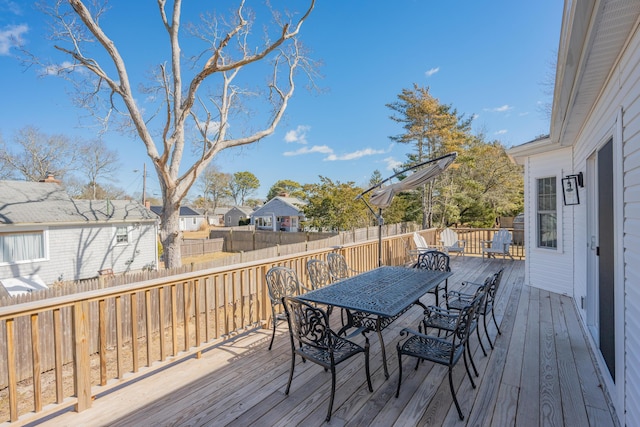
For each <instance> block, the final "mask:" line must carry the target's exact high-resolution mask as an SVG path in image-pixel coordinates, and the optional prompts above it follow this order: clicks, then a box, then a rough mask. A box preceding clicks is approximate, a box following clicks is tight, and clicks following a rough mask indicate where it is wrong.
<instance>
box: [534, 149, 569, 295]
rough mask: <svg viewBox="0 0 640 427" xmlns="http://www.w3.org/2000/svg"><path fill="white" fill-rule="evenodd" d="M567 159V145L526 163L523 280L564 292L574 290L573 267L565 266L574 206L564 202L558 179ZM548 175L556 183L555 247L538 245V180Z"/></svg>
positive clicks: (567, 162) (567, 260) (567, 292)
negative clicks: (525, 252) (556, 230)
mask: <svg viewBox="0 0 640 427" xmlns="http://www.w3.org/2000/svg"><path fill="white" fill-rule="evenodd" d="M570 161H571V149H569V148H566V149H561V150H556V151H552V152H547V153H543V154H538V155H535V156H531V157H529V159H528V161H527V163H526V164H525V179H526V185H525V197H526V199H527V203H526V204H525V205H526V206H527V212H525V220H526V226H525V230H527V238H526V239H525V241H526V251H527V260H528V263H527V271H526V279H525V280H527V283H529V284H530V285H531V286H535V287H537V288H540V289H545V290H549V291H552V292H558V293H562V294H567V295H572V294H573V289H572V288H573V286H572V284H573V271H572V269H571V268H568V266H569V265H571V260H572V258H573V245H572V240H573V222H572V217H573V207H572V206H564V205H563V202H562V182H561V179H562V177H563V176H564V175H567V174H570V173H572V172H571V165H570ZM563 174H564V175H563ZM547 177H555V178H556V185H557V203H556V208H557V215H558V248H556V249H549V248H538V247H537V242H538V239H537V224H536V223H537V213H536V211H537V200H536V197H537V180H538V179H540V178H547ZM542 266H544V267H542Z"/></svg>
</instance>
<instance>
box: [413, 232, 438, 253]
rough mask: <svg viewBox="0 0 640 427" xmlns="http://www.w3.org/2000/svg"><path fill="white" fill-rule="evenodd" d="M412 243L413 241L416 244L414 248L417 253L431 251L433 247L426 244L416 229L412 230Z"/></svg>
mask: <svg viewBox="0 0 640 427" xmlns="http://www.w3.org/2000/svg"><path fill="white" fill-rule="evenodd" d="M413 243H415V245H416V249H415V250H416V251H417V252H418V254H420V253H422V252H426V251H431V250H433V249H434V248H431V247H429V245H428V244H427V241H426V240H425V239H424V237H422V234H420V233H418V232H416V231H414V232H413Z"/></svg>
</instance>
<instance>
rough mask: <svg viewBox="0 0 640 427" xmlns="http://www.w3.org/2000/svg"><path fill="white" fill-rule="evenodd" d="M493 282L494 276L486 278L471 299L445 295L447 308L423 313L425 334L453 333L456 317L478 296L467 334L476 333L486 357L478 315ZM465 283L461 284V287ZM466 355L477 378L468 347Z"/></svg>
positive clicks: (437, 308) (468, 347)
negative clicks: (477, 302) (431, 332)
mask: <svg viewBox="0 0 640 427" xmlns="http://www.w3.org/2000/svg"><path fill="white" fill-rule="evenodd" d="M493 280H494V275H491V276H488V277H487V278H486V279H485V281H484V283H483V284H482V285H478V286H477V287H476V291H475V293H474V294H473V295H472V296H471V298H467V296H466V294H465V296H464V297H462V298H460V296H458V295H457V294H455V293H454V292H450V293H448V294H447V308H444V307H436V306H430V307H427V309H426V310H425V312H424V318H423V319H422V325H421V326H423V327H424V330H425V333H426V331H427V330H428V329H436V330H437V331H438V336H440V334H441V333H442V332H444V333H445V335H448V334H451V333H453V332H454V331H455V327H456V321H457V315H458V314H459V313H460V312H461V311H462V309H463V308H465V307H466V306H468V305H470V304H471V303H472V302H473V301H474V300H475V299H476V297H478V296H480V303H479V305H478V309H477V310H475V312H474V317H473V319H472V321H471V325H470V326H469V334H472V333H473V332H474V331H476V334H477V335H478V343H479V344H480V348H481V349H482V353H483V354H484V355H485V356H487V350H486V349H485V348H484V344H482V338H481V337H480V327H479V322H480V314H481V310H482V307H483V306H484V304H485V301H486V298H487V290H488V289H489V287H490V286H491V284H492V282H493ZM464 284H465V283H464V282H463V285H464ZM419 331H420V332H422V329H421V328H419ZM467 354H468V355H469V360H470V361H471V366H472V367H473V371H474V373H475V374H476V377H477V376H478V369H477V368H476V364H475V362H474V361H473V355H472V354H471V348H470V346H467Z"/></svg>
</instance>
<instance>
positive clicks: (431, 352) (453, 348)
mask: <svg viewBox="0 0 640 427" xmlns="http://www.w3.org/2000/svg"><path fill="white" fill-rule="evenodd" d="M481 298H482V295H478V297H476V298H475V299H474V300H473V301H472V303H471V304H470V305H468V306H466V307H464V308H463V309H462V310H461V311H460V312H459V313H456V314H451V316H452V319H455V328H454V330H453V332H452V333H451V334H449V335H447V336H445V337H438V336H433V335H427V334H423V333H421V332H417V331H414V330H411V329H408V328H405V329H403V330H402V331H400V336H401V337H406V339H404V340H402V339H401V340H400V341H399V342H398V344H397V350H398V368H399V369H398V389H397V391H396V397H398V396H399V395H400V385H401V384H402V355H403V354H404V355H407V356H413V357H416V358H417V359H418V361H417V362H418V363H417V364H416V369H418V365H419V362H420V360H428V361H431V362H433V363H437V364H440V365H444V366H447V367H448V369H449V388H450V390H451V395H452V397H453V402H454V403H455V405H456V409H457V410H458V416H459V417H460V419H461V420H464V415H463V414H462V410H461V409H460V404H459V403H458V398H457V397H456V392H455V389H454V387H453V367H454V366H455V365H456V364H457V363H458V361H459V360H460V358H461V357H462V358H463V360H464V366H465V369H466V370H467V376H468V377H469V380H470V381H471V386H472V387H473V388H476V384H475V382H474V381H473V377H472V375H471V372H470V371H469V364H468V363H467V352H466V350H465V348H466V346H467V345H468V342H469V332H470V328H471V325H472V322H473V319H474V316H475V312H476V310H478V306H479V304H480V302H481Z"/></svg>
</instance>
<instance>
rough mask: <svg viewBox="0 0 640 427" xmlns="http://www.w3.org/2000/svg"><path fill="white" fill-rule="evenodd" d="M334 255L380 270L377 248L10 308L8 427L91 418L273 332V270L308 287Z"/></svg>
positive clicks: (392, 253) (3, 337)
mask: <svg viewBox="0 0 640 427" xmlns="http://www.w3.org/2000/svg"><path fill="white" fill-rule="evenodd" d="M433 232H434V231H429V232H425V233H427V234H428V233H433ZM410 239H411V235H410V234H404V235H399V236H394V237H388V238H384V239H383V259H384V261H385V263H386V264H389V265H399V264H402V263H404V262H405V261H406V258H405V257H406V244H407V243H408V242H409V240H410ZM332 251H339V252H340V253H342V254H343V255H344V256H345V257H346V259H347V261H348V262H349V264H350V265H351V266H352V268H354V269H357V270H360V271H366V270H370V269H372V268H374V267H376V266H377V257H378V242H377V240H371V241H368V242H365V243H360V244H354V245H349V246H344V247H338V248H335V247H333V248H326V249H322V250H316V251H309V252H305V253H298V254H295V255H288V256H282V257H278V258H271V259H266V260H263V261H256V262H251V263H244V264H237V265H233V266H228V267H219V268H213V269H209V270H203V271H197V272H193V273H185V274H181V275H176V276H171V277H167V278H160V279H154V280H149V281H143V282H139V283H136V284H131V285H126V286H118V287H112V288H106V289H99V290H95V291H89V292H83V293H79V294H73V295H67V296H61V297H55V298H49V299H46V300H42V301H37V302H30V303H24V304H18V305H14V306H8V307H2V308H0V325H1V326H2V328H1V331H0V351H2V353H0V354H2V355H3V356H4V357H2V362H4V363H0V371H1V372H0V378H6V388H4V389H3V390H0V403H1V404H0V414H1V415H0V417H1V418H0V422H1V421H10V422H14V421H23V420H25V421H29V420H34V419H37V418H40V417H43V416H45V415H48V414H50V413H52V412H55V411H58V410H61V409H64V408H68V407H70V406H73V407H74V408H75V410H77V411H82V410H84V409H86V408H88V407H90V406H91V401H92V397H93V396H95V395H96V394H99V393H102V392H105V391H107V390H109V389H111V388H113V387H116V386H121V385H122V384H123V383H125V382H128V381H131V380H133V379H135V378H137V377H138V376H140V375H142V374H149V373H151V372H153V371H156V370H158V369H161V368H162V367H163V366H165V365H166V364H167V363H170V362H174V361H176V360H179V359H183V358H186V357H193V356H195V357H198V356H199V355H200V353H201V352H202V351H204V350H206V349H208V348H210V347H213V346H215V345H218V344H219V343H221V342H223V341H224V340H226V339H227V338H229V337H232V336H234V335H235V334H238V333H241V332H243V331H246V330H248V329H250V328H254V327H259V326H267V325H268V322H269V316H270V314H271V310H270V306H269V301H268V293H267V289H266V283H265V280H264V277H265V274H266V272H267V270H268V269H269V268H271V267H272V266H276V265H283V266H287V267H291V268H293V269H295V270H296V271H297V272H298V274H299V275H300V280H303V281H305V282H306V281H307V280H308V278H307V277H306V262H307V261H308V260H309V259H311V258H323V257H326V254H328V253H329V252H332ZM25 355H28V356H26V357H25Z"/></svg>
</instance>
